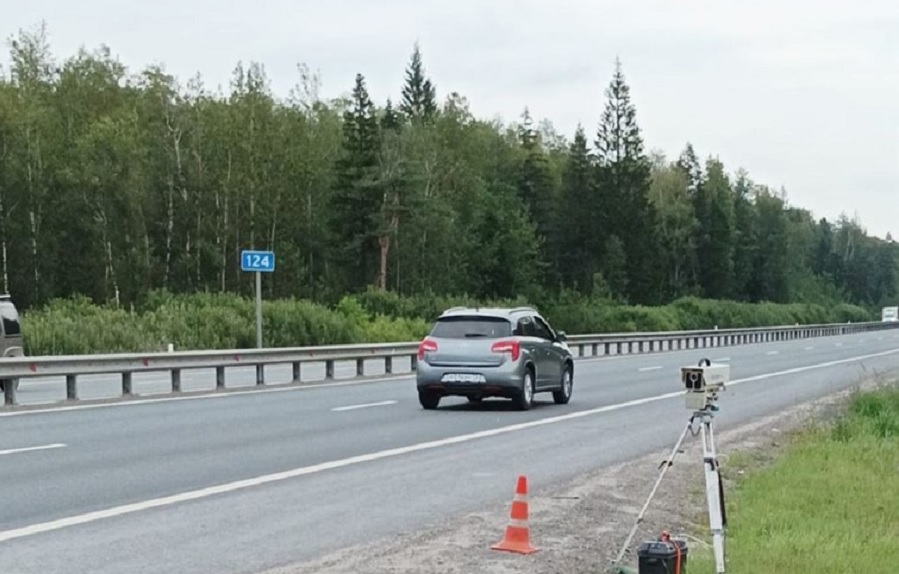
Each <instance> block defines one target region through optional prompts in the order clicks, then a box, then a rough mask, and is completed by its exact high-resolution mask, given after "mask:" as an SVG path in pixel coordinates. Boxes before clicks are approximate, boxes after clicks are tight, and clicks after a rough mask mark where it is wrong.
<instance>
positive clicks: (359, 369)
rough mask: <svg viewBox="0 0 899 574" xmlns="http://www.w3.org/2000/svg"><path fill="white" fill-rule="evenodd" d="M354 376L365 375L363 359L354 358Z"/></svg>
mask: <svg viewBox="0 0 899 574" xmlns="http://www.w3.org/2000/svg"><path fill="white" fill-rule="evenodd" d="M356 376H357V377H364V376H365V359H356Z"/></svg>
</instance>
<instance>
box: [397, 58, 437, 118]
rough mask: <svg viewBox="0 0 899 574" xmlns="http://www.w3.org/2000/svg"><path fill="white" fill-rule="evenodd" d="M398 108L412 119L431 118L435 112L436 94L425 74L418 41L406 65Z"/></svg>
mask: <svg viewBox="0 0 899 574" xmlns="http://www.w3.org/2000/svg"><path fill="white" fill-rule="evenodd" d="M402 94H403V101H402V103H401V104H400V110H401V111H402V112H403V113H404V114H405V115H406V117H407V118H409V119H410V120H412V121H415V120H427V119H431V118H432V117H433V116H434V115H435V114H436V113H437V95H436V90H435V89H434V85H433V84H432V83H431V80H430V78H428V77H427V75H426V74H425V69H424V64H423V63H422V58H421V50H420V48H419V45H418V42H416V43H415V47H414V49H413V51H412V58H411V60H410V62H409V65H408V66H407V67H406V84H405V85H404V86H403V92H402Z"/></svg>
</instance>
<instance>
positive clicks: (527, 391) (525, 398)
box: [515, 369, 534, 411]
mask: <svg viewBox="0 0 899 574" xmlns="http://www.w3.org/2000/svg"><path fill="white" fill-rule="evenodd" d="M532 404H534V373H533V371H531V370H530V369H528V370H527V371H525V373H524V377H522V380H521V390H520V391H518V396H517V397H515V408H517V409H518V410H520V411H526V410H528V409H530V408H531V405H532Z"/></svg>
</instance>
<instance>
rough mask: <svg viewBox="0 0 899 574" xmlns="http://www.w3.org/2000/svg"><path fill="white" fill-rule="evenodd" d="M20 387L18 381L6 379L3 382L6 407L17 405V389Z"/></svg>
mask: <svg viewBox="0 0 899 574" xmlns="http://www.w3.org/2000/svg"><path fill="white" fill-rule="evenodd" d="M18 386H19V380H18V379H6V380H5V381H3V403H4V404H6V405H14V404H16V387H18Z"/></svg>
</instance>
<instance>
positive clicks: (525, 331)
mask: <svg viewBox="0 0 899 574" xmlns="http://www.w3.org/2000/svg"><path fill="white" fill-rule="evenodd" d="M515 334H516V335H518V336H519V337H538V336H539V335H538V334H537V329H536V327H535V326H534V322H533V321H532V320H531V318H530V317H522V318H521V319H519V320H518V326H517V327H516V329H515Z"/></svg>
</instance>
